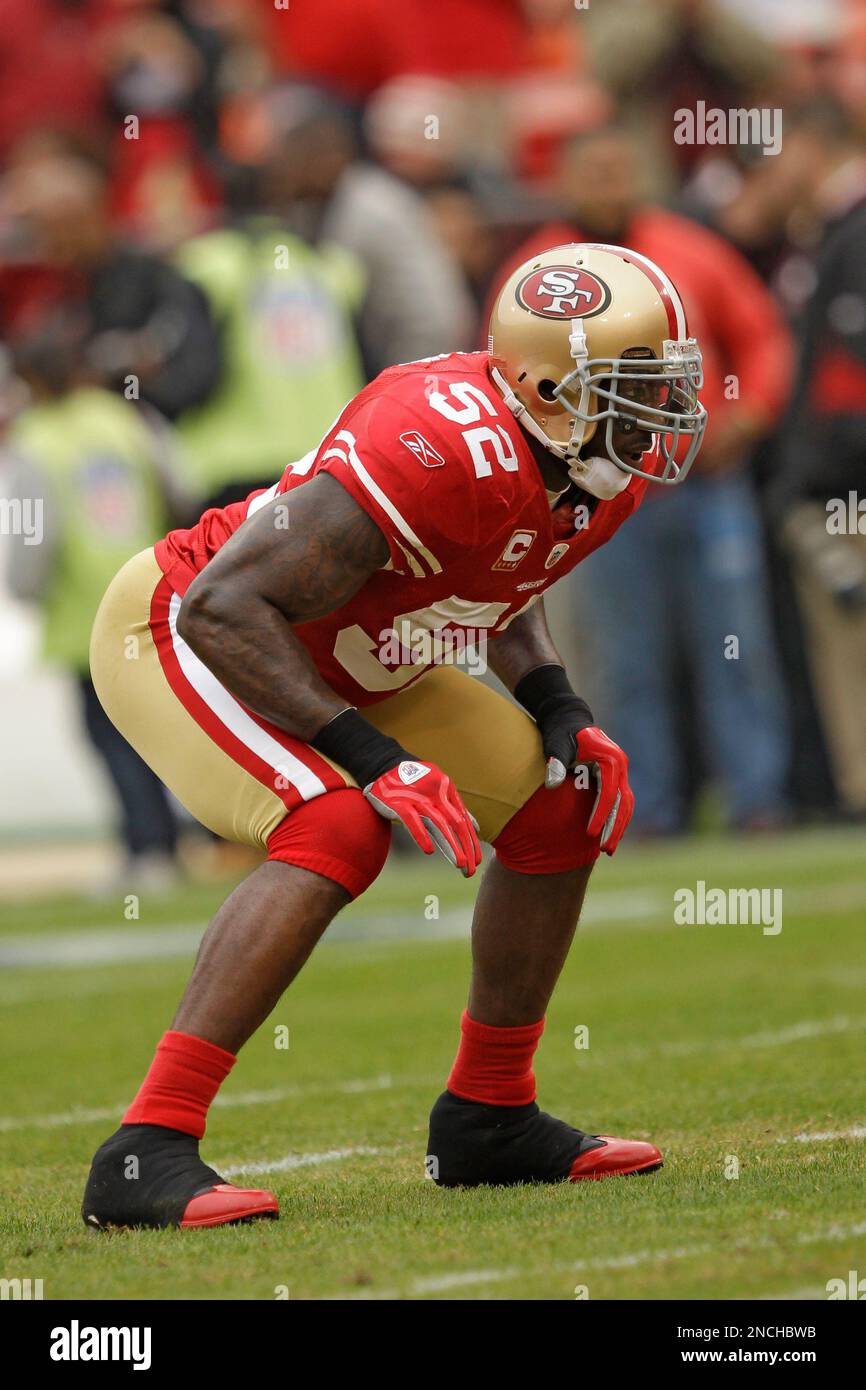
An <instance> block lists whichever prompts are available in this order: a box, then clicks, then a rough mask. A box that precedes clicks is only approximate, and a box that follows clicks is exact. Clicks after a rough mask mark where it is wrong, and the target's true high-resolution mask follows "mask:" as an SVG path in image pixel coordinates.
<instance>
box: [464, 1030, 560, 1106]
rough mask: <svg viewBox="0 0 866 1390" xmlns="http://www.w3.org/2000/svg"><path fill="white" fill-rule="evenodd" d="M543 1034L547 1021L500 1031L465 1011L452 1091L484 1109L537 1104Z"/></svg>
mask: <svg viewBox="0 0 866 1390" xmlns="http://www.w3.org/2000/svg"><path fill="white" fill-rule="evenodd" d="M543 1032H544V1019H543V1018H542V1019H539V1021H538V1023H524V1024H522V1025H521V1026H520V1027H519V1028H496V1027H494V1026H493V1025H492V1024H489V1023H476V1022H475V1019H474V1018H470V1017H469V1014H468V1012H467V1010H465V1009H464V1010H463V1016H462V1018H461V1019H460V1046H459V1048H458V1049H457V1056H456V1058H455V1060H454V1066H453V1067H452V1068H451V1075H450V1076H449V1078H448V1082H447V1085H448V1090H449V1091H450V1092H451V1093H452V1095H455V1096H462V1097H463V1099H464V1100H478V1101H481V1103H482V1104H483V1105H528V1104H529V1103H530V1101H533V1100H535V1075H534V1073H533V1070H532V1059H533V1057H534V1056H535V1049H536V1048H537V1047H538V1040H539V1038H540V1037H541V1035H542V1033H543Z"/></svg>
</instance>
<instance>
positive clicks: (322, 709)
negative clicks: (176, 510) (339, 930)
mask: <svg viewBox="0 0 866 1390" xmlns="http://www.w3.org/2000/svg"><path fill="white" fill-rule="evenodd" d="M388 554H389V550H388V544H387V542H386V540H385V537H384V536H383V535H382V532H381V531H380V530H379V528H378V527H377V526H376V524H375V522H373V521H372V520H371V518H370V517H369V516H368V515H367V513H366V512H365V511H364V510H363V508H361V507H359V506H358V505H357V503H356V502H354V501H353V500H352V498H351V497H350V496H349V494H348V493H347V492H346V491H345V490H344V489H343V488H342V487H341V486H340V484H339V483H338V482H336V481H335V480H334V479H332V478H330V477H328V476H327V475H320V476H318V477H315V478H313V479H311V481H310V482H308V483H305V484H304V485H303V487H299V488H297V489H296V490H295V491H293V492H290V493H288V494H286V495H284V496H282V497H279V498H276V499H275V500H274V501H273V502H270V503H267V504H266V505H265V506H263V507H262V508H261V510H260V511H258V512H256V514H255V515H254V516H253V517H251V518H250V519H249V520H248V521H247V522H245V523H244V525H243V526H241V527H240V529H239V530H237V531H236V532H235V534H234V535H233V536H232V537H231V539H230V540H228V541H227V542H226V544H225V545H224V546H222V548H221V549H220V550H218V551H217V553H216V555H215V556H214V557H213V559H212V560H211V561H210V563H209V564H208V565H207V566H206V567H205V568H204V569H203V570H202V572H201V574H199V575H198V576H197V577H196V579H195V580H194V581H193V583H192V584H191V585H190V587H189V589H188V590H187V593H186V595H185V597H184V600H183V603H182V604H181V608H180V613H179V615H178V624H177V627H178V632H179V633H180V635H181V637H183V638H184V639H185V640H186V641H187V642H188V643H189V645H190V647H191V648H192V650H193V651H194V652H195V653H196V655H197V656H199V657H200V658H201V660H202V661H203V662H204V663H205V665H206V666H208V667H209V668H210V670H211V671H213V673H214V675H215V676H216V677H217V678H218V679H219V680H220V681H222V683H223V684H224V685H225V687H226V688H227V689H228V690H230V691H232V693H233V694H234V695H236V696H237V697H238V699H240V700H242V701H243V702H244V704H246V705H248V706H249V707H250V709H253V710H255V711H256V712H257V713H258V714H261V715H263V716H264V717H265V719H269V720H270V721H271V723H273V724H276V725H277V726H278V727H279V728H281V729H285V730H286V731H287V733H290V734H294V735H295V736H296V737H298V738H301V739H303V740H304V741H305V742H306V743H311V744H312V745H313V746H314V747H315V748H316V749H318V751H319V752H320V753H324V754H325V755H326V756H327V757H329V758H332V759H333V761H334V762H336V763H338V764H339V765H340V767H343V768H345V769H346V771H347V772H349V773H351V775H352V776H353V777H354V778H355V781H356V782H357V783H358V786H359V787H362V788H363V790H364V795H365V796H366V797H367V799H368V801H369V802H370V804H371V805H372V806H373V807H374V808H375V809H376V810H377V811H378V812H379V814H380V815H382V816H384V817H385V818H386V819H388V820H400V821H402V822H403V824H404V825H405V826H406V828H407V830H408V831H409V833H410V834H411V835H412V836H413V837H414V839H415V841H416V843H417V844H418V845H419V847H420V848H421V849H422V850H424V852H425V854H432V853H433V851H434V848H438V849H440V850H441V851H442V853H443V854H444V855H445V856H446V858H447V859H449V860H450V861H451V863H452V864H454V865H456V866H457V868H459V869H460V870H461V871H462V872H463V873H464V874H466V875H467V876H468V875H470V874H473V873H474V872H475V870H476V869H477V867H478V865H479V864H480V862H481V846H480V845H479V843H478V836H477V835H476V833H475V826H474V824H473V822H472V818H471V817H470V815H469V812H468V811H467V810H466V807H465V806H464V805H463V803H462V801H461V800H460V795H459V793H458V791H457V788H456V787H455V786H454V785H453V783H452V782H451V779H450V778H449V777H447V776H446V775H445V773H444V772H442V771H441V770H440V769H439V768H437V767H434V766H433V765H432V764H431V765H427V764H420V763H418V761H417V760H415V759H413V758H412V755H411V753H410V752H408V751H407V750H406V749H405V748H403V747H402V746H401V745H400V744H399V743H398V742H397V741H396V739H393V738H389V737H388V736H387V735H385V734H383V733H380V731H379V730H378V729H376V728H375V727H374V726H373V725H372V724H370V723H369V722H368V721H367V720H366V719H365V718H364V717H363V715H362V714H360V713H359V712H358V710H356V709H353V708H352V707H351V706H349V705H347V703H346V701H345V700H343V699H341V698H340V696H339V695H337V693H336V692H335V691H334V690H332V689H331V687H330V686H329V685H328V684H327V683H326V682H325V681H323V680H322V677H321V676H320V675H319V673H318V671H317V670H316V667H315V666H314V664H313V662H312V660H311V659H310V656H309V654H308V652H307V649H306V647H305V646H304V645H303V643H302V642H301V641H300V640H299V639H298V637H297V636H296V634H295V633H294V631H293V626H294V625H295V624H298V623H305V622H310V621H312V620H313V619H314V618H321V617H323V616H324V615H325V614H326V613H333V612H334V611H335V610H336V609H338V608H341V607H342V606H343V605H344V604H345V603H347V602H348V600H349V599H350V598H351V597H352V595H353V594H355V593H357V591H358V590H359V589H360V588H361V587H362V585H363V584H365V583H366V581H367V580H368V579H369V578H370V576H371V575H372V574H373V573H374V572H375V571H376V570H379V569H381V568H382V566H383V565H384V564H385V563H386V561H387V559H388Z"/></svg>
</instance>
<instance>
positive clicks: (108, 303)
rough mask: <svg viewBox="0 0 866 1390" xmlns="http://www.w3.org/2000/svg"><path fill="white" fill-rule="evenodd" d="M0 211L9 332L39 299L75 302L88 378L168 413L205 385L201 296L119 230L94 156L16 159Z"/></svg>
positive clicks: (35, 309)
mask: <svg viewBox="0 0 866 1390" xmlns="http://www.w3.org/2000/svg"><path fill="white" fill-rule="evenodd" d="M0 215H2V216H3V219H4V225H3V227H2V236H3V240H4V242H5V245H4V247H3V250H4V251H5V252H6V257H7V263H6V265H5V267H4V272H3V276H2V277H0V304H2V303H3V301H4V299H5V302H6V305H7V312H6V314H5V319H6V329H7V332H8V331H10V329H11V331H12V332H20V331H22V330H23V329H24V328H26V326H27V325H28V324H29V323H32V322H34V321H36V320H38V319H39V318H40V317H41V315H42V314H43V313H44V311H45V309H46V307H47V306H46V301H48V302H49V303H50V302H52V301H53V302H58V301H60V302H62V303H65V304H71V303H78V304H80V305H81V307H82V309H83V311H84V312H85V314H86V316H87V320H88V326H89V332H88V337H87V343H86V348H85V353H86V360H87V364H88V366H89V368H90V370H91V372H92V373H93V375H94V378H95V379H96V380H98V381H101V382H103V383H104V384H105V385H108V386H113V387H116V388H117V389H118V390H126V391H127V393H128V394H129V395H130V396H134V395H136V394H137V395H138V396H140V398H141V400H143V401H146V402H148V403H149V404H151V405H153V406H154V407H155V408H156V409H157V410H159V411H160V413H161V414H162V415H164V416H165V417H166V418H167V419H169V420H171V419H174V418H175V417H176V416H177V415H178V414H179V413H180V412H181V411H182V410H185V409H187V408H188V407H189V406H191V405H193V404H195V403H196V402H198V401H200V400H202V399H203V398H204V397H205V396H207V395H208V394H209V392H211V391H212V390H213V388H214V386H215V385H216V382H217V381H218V379H219V376H220V371H221V355H220V345H219V336H218V333H217V329H216V325H215V323H214V321H213V318H212V316H211V313H210V310H209V308H208V305H207V301H206V299H205V297H204V295H203V294H202V292H201V291H200V290H199V289H198V288H197V287H196V286H194V285H192V284H190V283H189V282H188V281H186V280H184V279H183V278H182V277H181V275H180V274H179V273H178V272H177V271H176V270H174V269H173V268H172V267H171V266H168V265H166V264H165V263H164V262H163V261H161V260H159V259H158V258H157V257H155V256H152V255H149V254H147V253H146V252H143V251H140V250H138V249H136V248H134V247H133V246H131V245H127V244H125V243H124V242H123V241H121V240H120V239H119V238H118V236H117V234H116V232H115V230H114V228H113V226H112V222H111V216H110V209H109V203H108V190H107V183H106V177H105V175H104V173H103V172H102V171H101V170H100V168H99V167H98V166H97V165H96V164H95V163H93V162H88V161H85V160H84V159H82V158H76V157H59V156H57V157H54V156H47V157H45V158H37V159H34V160H32V161H30V162H27V163H24V164H21V163H19V164H16V165H14V166H13V167H12V168H11V169H10V170H9V172H8V173H7V175H6V177H5V179H4V181H3V185H2V188H0ZM42 270H47V271H48V272H49V275H48V277H47V279H46V277H45V276H44V275H41V274H40V271H42ZM10 280H11V281H12V287H11V289H10V288H9V283H8V282H9V281H10ZM4 282H6V283H5V284H4ZM4 289H5V291H6V293H5V295H4Z"/></svg>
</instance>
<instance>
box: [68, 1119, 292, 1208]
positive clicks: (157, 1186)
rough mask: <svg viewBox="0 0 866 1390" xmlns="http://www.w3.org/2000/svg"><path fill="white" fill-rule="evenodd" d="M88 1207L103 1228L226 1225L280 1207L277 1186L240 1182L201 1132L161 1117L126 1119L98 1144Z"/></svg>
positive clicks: (86, 1193)
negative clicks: (209, 1158) (212, 1159)
mask: <svg viewBox="0 0 866 1390" xmlns="http://www.w3.org/2000/svg"><path fill="white" fill-rule="evenodd" d="M81 1215H82V1217H83V1219H84V1223H85V1225H87V1226H93V1227H96V1228H97V1229H98V1230H108V1229H110V1228H112V1227H114V1228H122V1227H130V1226H131V1227H135V1226H155V1227H166V1226H181V1227H190V1226H222V1225H225V1224H226V1223H228V1222H234V1221H250V1220H253V1219H254V1218H255V1217H260V1216H266V1217H276V1216H278V1215H279V1208H278V1205H277V1199H276V1197H274V1195H273V1193H271V1192H264V1191H261V1190H259V1189H255V1188H241V1187H234V1186H233V1185H232V1184H231V1183H227V1182H225V1180H224V1179H223V1178H221V1177H220V1175H219V1173H217V1172H215V1171H214V1169H213V1168H209V1167H208V1165H207V1164H206V1163H204V1162H202V1160H201V1158H199V1152H198V1140H197V1139H195V1138H193V1136H192V1135H191V1134H182V1133H181V1132H180V1130H177V1129H165V1128H164V1127H163V1126H162V1125H121V1126H120V1128H119V1129H118V1130H116V1131H115V1133H114V1134H112V1135H111V1136H110V1138H108V1139H106V1140H105V1143H104V1144H101V1145H100V1146H99V1148H98V1149H97V1150H96V1153H95V1155H94V1158H93V1163H92V1164H91V1168H90V1176H89V1177H88V1179H87V1186H86V1187H85V1189H84V1201H83V1203H82V1206H81Z"/></svg>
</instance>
